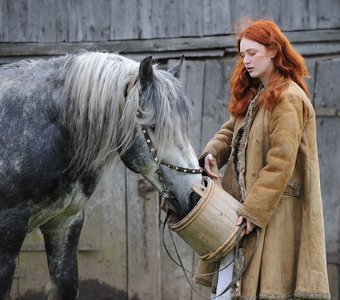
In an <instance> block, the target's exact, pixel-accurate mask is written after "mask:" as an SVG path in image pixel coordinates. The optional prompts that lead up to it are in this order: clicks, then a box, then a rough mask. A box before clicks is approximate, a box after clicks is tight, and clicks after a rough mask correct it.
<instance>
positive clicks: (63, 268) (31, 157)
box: [0, 52, 202, 300]
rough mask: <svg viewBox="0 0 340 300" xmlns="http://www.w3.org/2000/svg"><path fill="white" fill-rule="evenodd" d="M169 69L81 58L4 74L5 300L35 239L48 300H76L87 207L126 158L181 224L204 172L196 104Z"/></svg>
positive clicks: (0, 77)
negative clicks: (27, 243)
mask: <svg viewBox="0 0 340 300" xmlns="http://www.w3.org/2000/svg"><path fill="white" fill-rule="evenodd" d="M180 68H181V61H180V62H179V63H178V64H176V65H175V66H174V67H173V68H172V69H170V70H169V71H165V70H162V69H160V68H158V67H157V66H155V65H152V59H151V57H148V58H145V59H144V60H143V61H142V62H141V63H140V64H139V63H137V62H135V61H132V60H130V59H127V58H125V57H122V56H120V55H116V54H109V53H99V52H82V53H78V54H73V55H66V56H63V57H59V58H53V59H49V60H46V61H44V60H37V61H29V62H27V61H23V62H19V63H15V64H11V65H8V66H5V67H2V68H1V69H0V141H1V142H0V237H1V239H0V299H1V300H3V299H5V298H6V296H8V295H9V292H10V288H11V285H12V280H13V274H14V269H15V259H16V257H17V256H18V254H19V251H20V248H21V245H22V243H23V240H24V238H25V236H26V234H27V233H28V232H30V231H32V230H33V229H35V228H40V230H41V232H42V233H43V236H44V241H45V249H46V253H47V262H48V268H49V274H50V282H49V284H48V287H47V290H48V295H49V299H67V300H70V299H75V298H76V297H77V289H78V271H77V269H78V267H77V247H78V241H79V235H80V231H81V228H82V224H83V220H84V205H85V204H86V202H87V200H88V199H89V198H90V197H91V195H92V193H93V191H94V189H95V187H96V184H97V182H98V180H99V179H100V177H101V176H102V174H103V173H104V172H105V170H106V168H107V167H108V166H111V165H112V164H114V163H115V160H116V159H118V160H119V158H120V159H121V160H122V161H123V162H124V164H125V165H126V166H127V167H128V168H130V169H131V170H132V171H134V172H136V173H140V174H142V175H143V176H144V177H145V178H146V179H147V180H148V181H149V182H150V183H152V184H153V185H154V186H155V187H156V188H157V189H158V190H159V191H160V194H161V195H162V196H163V197H164V198H165V199H166V200H167V201H168V204H169V207H170V209H172V210H173V211H174V213H175V214H177V216H178V217H181V216H183V215H185V214H186V213H187V212H188V211H189V210H190V206H191V205H192V204H191V203H190V199H191V197H190V195H191V193H192V191H191V186H192V184H193V183H194V182H201V180H202V176H201V174H200V172H201V170H200V169H199V166H198V161H197V158H196V156H195V153H194V151H193V149H192V147H191V145H190V142H189V139H188V131H189V126H190V105H189V102H188V100H187V98H186V97H185V95H184V94H183V91H182V89H181V86H180V83H179V81H178V80H177V78H176V76H177V75H178V73H179V72H180Z"/></svg>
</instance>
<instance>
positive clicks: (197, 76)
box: [184, 60, 205, 156]
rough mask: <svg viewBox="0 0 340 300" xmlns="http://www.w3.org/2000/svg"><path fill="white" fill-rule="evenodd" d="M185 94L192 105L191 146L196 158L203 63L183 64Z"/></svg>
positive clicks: (199, 142)
mask: <svg viewBox="0 0 340 300" xmlns="http://www.w3.org/2000/svg"><path fill="white" fill-rule="evenodd" d="M184 71H185V72H184V76H185V85H184V87H185V92H186V95H187V97H188V98H189V100H190V101H191V103H192V116H193V120H192V125H191V144H192V146H193V148H194V149H195V152H196V154H197V156H199V155H200V153H201V150H202V148H201V146H202V145H201V130H202V111H203V93H204V72H205V61H194V60H187V61H186V62H185V70H184Z"/></svg>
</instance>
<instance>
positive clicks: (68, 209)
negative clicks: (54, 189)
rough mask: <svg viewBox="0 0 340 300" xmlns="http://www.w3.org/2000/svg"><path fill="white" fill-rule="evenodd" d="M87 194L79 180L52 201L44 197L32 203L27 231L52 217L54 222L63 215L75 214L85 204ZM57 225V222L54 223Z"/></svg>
mask: <svg viewBox="0 0 340 300" xmlns="http://www.w3.org/2000/svg"><path fill="white" fill-rule="evenodd" d="M88 199H89V196H88V195H86V194H85V193H84V192H83V187H82V185H81V184H80V183H79V182H76V183H74V184H72V188H71V191H70V192H69V193H67V194H65V195H63V196H60V197H59V198H57V199H55V200H54V201H52V202H51V201H50V199H48V198H46V199H45V201H42V202H40V203H38V204H37V203H32V204H31V206H32V215H31V218H30V221H29V225H28V231H29V232H30V231H32V230H34V229H36V228H37V227H39V226H41V225H44V224H45V223H47V222H49V221H50V220H52V219H54V221H55V222H56V223H58V220H59V219H60V220H62V219H63V217H64V216H66V215H67V216H70V215H74V214H77V213H78V212H79V211H80V210H81V209H82V208H83V207H84V205H85V204H86V202H87V200H88ZM56 225H58V224H56Z"/></svg>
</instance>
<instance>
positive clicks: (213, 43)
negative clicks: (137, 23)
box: [0, 0, 340, 59]
mask: <svg viewBox="0 0 340 300" xmlns="http://www.w3.org/2000/svg"><path fill="white" fill-rule="evenodd" d="M103 1H104V0H103ZM73 14H76V12H73ZM74 18H75V17H74ZM73 25H74V26H73V27H72V28H70V31H69V35H70V36H72V39H77V38H78V39H80V36H82V37H83V36H84V34H85V33H84V28H83V27H82V26H81V24H78V25H76V24H73ZM60 30H61V32H60V35H59V37H58V38H63V32H62V30H63V29H60ZM102 32H103V31H101V33H98V34H99V35H100V34H102ZM93 35H94V36H95V35H97V33H96V34H95V33H94V34H93ZM287 37H288V38H289V40H290V41H291V42H292V43H293V45H294V46H295V48H296V49H297V50H298V51H299V52H300V53H301V54H302V55H329V54H336V53H339V52H340V30H339V29H335V30H321V31H319V30H318V31H307V32H294V33H287ZM56 38H57V37H56ZM318 40H321V42H318ZM235 44H236V40H235V36H233V35H225V36H209V37H201V38H170V39H154V40H129V41H127V40H120V41H118V40H117V41H112V42H81V43H52V44H51V43H39V44H37V43H15V44H13V43H0V57H2V59H4V57H6V56H7V57H12V56H32V55H35V56H45V55H46V56H55V55H63V54H65V53H69V52H74V51H77V50H79V49H87V50H95V49H98V50H105V51H110V52H113V51H118V52H120V53H122V54H128V55H133V54H136V53H139V54H143V53H144V54H145V55H146V54H149V53H151V54H157V55H158V57H162V58H169V57H179V56H181V55H182V54H184V55H187V56H189V57H204V56H206V57H211V56H216V57H222V56H224V55H226V54H228V55H230V54H231V55H234V54H235V52H236V48H235Z"/></svg>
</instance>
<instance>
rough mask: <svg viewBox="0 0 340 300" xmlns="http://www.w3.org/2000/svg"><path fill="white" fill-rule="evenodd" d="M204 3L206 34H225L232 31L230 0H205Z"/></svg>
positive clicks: (204, 30)
mask: <svg viewBox="0 0 340 300" xmlns="http://www.w3.org/2000/svg"><path fill="white" fill-rule="evenodd" d="M235 2H236V1H235ZM237 2H238V1H237ZM203 5H204V6H203V9H204V13H203V15H204V16H205V17H204V29H203V32H204V35H214V34H225V33H227V32H230V31H231V27H232V26H231V21H232V20H231V14H230V0H219V1H214V0H203Z"/></svg>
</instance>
